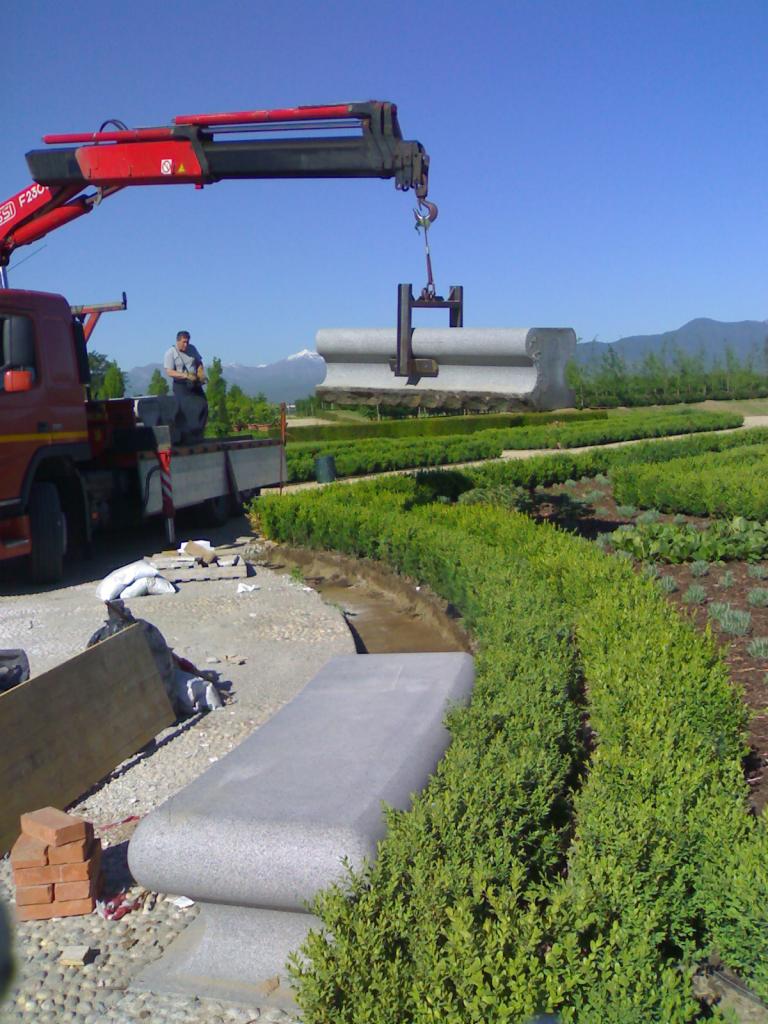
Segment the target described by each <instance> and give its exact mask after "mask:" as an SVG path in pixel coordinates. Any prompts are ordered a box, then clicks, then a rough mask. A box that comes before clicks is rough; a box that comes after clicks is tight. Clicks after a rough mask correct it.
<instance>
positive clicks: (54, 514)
mask: <svg viewBox="0 0 768 1024" xmlns="http://www.w3.org/2000/svg"><path fill="white" fill-rule="evenodd" d="M29 522H30V527H31V533H32V554H31V555H30V556H29V563H30V564H29V574H30V577H31V579H32V581H33V582H34V583H55V582H56V581H57V580H60V579H61V577H62V575H63V574H64V553H65V551H66V548H67V534H66V529H67V524H66V519H65V517H64V512H63V510H62V507H61V498H60V496H59V490H58V488H57V487H56V484H52V483H50V482H48V481H44V482H42V483H38V484H33V486H32V491H31V492H30V495H29Z"/></svg>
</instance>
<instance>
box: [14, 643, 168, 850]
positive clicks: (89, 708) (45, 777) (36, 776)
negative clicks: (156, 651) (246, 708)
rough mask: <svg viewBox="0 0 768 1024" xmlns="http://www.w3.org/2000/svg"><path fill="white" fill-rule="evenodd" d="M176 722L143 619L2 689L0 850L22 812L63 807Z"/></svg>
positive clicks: (15, 829) (17, 822) (17, 828)
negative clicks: (18, 682)
mask: <svg viewBox="0 0 768 1024" xmlns="http://www.w3.org/2000/svg"><path fill="white" fill-rule="evenodd" d="M174 720H175V716H174V713H173V708H172V707H171V703H170V701H169V699H168V695H167V694H166V692H165V687H164V686H163V681H162V678H161V676H160V673H159V671H158V669H157V666H156V665H155V661H154V658H153V657H152V652H151V651H150V649H149V644H148V643H147V640H146V637H145V635H144V631H143V630H142V628H141V626H140V625H138V624H137V625H135V626H130V627H129V628H128V629H125V630H123V631H122V632H120V633H117V634H115V635H114V636H111V637H109V638H108V639H107V640H103V641H102V642H101V643H100V644H96V645H95V646H94V647H90V648H88V650H86V651H83V653H82V654H78V655H77V656H76V657H74V658H71V659H70V660H69V661H67V662H65V663H64V664H63V665H58V666H57V667H56V668H53V669H51V670H50V671H49V672H44V673H43V674H42V675H40V676H36V677H34V678H32V679H29V680H28V681H27V682H26V683H21V684H20V685H19V686H16V687H14V688H13V689H12V690H9V691H8V692H7V693H3V694H0V793H2V800H0V853H3V852H5V851H6V850H8V849H10V847H11V845H12V844H13V842H14V840H15V839H16V837H17V836H18V834H19V816H20V815H21V814H22V813H23V812H24V811H32V810H35V809H36V808H38V807H47V806H51V807H60V808H62V809H63V808H64V807H66V806H67V805H68V804H70V803H72V801H74V800H76V799H77V798H78V797H79V796H82V794H83V793H85V792H86V791H87V790H88V789H90V787H91V786H93V785H94V784H95V783H97V782H98V781H99V780H100V779H103V778H104V776H105V775H108V774H109V773H110V772H111V771H112V769H113V768H115V767H116V766H117V765H119V764H120V762H121V761H124V760H125V759H126V758H127V757H130V756H131V754H135V753H136V751H137V750H140V749H141V748H142V747H143V746H144V745H145V744H146V743H148V742H149V741H150V740H151V739H153V738H154V737H155V736H156V735H157V734H158V733H159V732H161V731H162V730H163V729H164V728H166V726H169V725H171V724H172V723H173V722H174Z"/></svg>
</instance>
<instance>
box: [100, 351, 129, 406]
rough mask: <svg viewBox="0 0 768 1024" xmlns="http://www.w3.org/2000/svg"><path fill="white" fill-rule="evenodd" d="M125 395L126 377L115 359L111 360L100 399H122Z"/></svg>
mask: <svg viewBox="0 0 768 1024" xmlns="http://www.w3.org/2000/svg"><path fill="white" fill-rule="evenodd" d="M124 395H125V375H124V374H123V371H122V370H121V369H120V367H119V366H118V365H117V363H116V362H115V360H114V359H111V360H110V362H109V365H108V366H107V372H106V373H105V374H104V383H103V384H102V386H101V389H100V392H99V395H98V397H99V398H122V397H123V396H124Z"/></svg>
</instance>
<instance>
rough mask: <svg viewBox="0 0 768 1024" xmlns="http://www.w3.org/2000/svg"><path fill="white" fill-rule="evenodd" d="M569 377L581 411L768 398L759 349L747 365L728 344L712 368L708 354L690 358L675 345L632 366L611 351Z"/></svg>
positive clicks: (571, 370) (569, 370)
mask: <svg viewBox="0 0 768 1024" xmlns="http://www.w3.org/2000/svg"><path fill="white" fill-rule="evenodd" d="M565 375H566V380H567V382H568V384H569V386H570V387H572V388H573V390H574V392H575V394H576V406H577V407H578V408H580V409H587V408H596V407H597V408H599V407H613V406H617V405H630V406H631V405H670V404H673V403H676V402H703V401H705V400H706V399H708V398H715V399H732V398H763V397H766V396H768V374H767V373H766V366H765V360H764V358H763V357H762V356H761V355H760V354H759V353H758V351H757V349H756V348H755V349H753V350H752V351H750V352H749V353H748V354H747V356H746V357H745V358H744V360H743V361H742V360H740V359H739V357H738V356H737V354H736V352H735V351H734V350H733V348H732V347H731V346H730V345H727V344H726V345H725V346H724V348H723V355H722V358H717V359H715V360H714V361H712V362H711V363H710V364H709V365H708V364H707V361H706V359H705V356H704V353H703V352H699V353H696V354H695V355H690V354H688V353H686V352H684V351H683V350H682V349H680V348H679V347H678V346H676V345H674V346H671V347H665V348H663V349H662V350H661V351H660V352H659V353H658V354H656V353H652V352H649V353H648V354H647V355H646V356H645V357H644V358H643V359H642V360H641V361H640V362H639V363H637V364H633V365H631V366H628V365H627V363H626V362H625V360H624V359H623V358H622V356H621V354H620V353H619V352H617V351H616V350H615V349H614V348H606V351H605V352H604V354H603V356H602V358H601V359H600V360H599V361H596V362H595V363H594V364H586V365H585V364H583V363H578V362H576V361H575V360H572V361H571V362H570V363H569V364H568V366H567V367H566V371H565Z"/></svg>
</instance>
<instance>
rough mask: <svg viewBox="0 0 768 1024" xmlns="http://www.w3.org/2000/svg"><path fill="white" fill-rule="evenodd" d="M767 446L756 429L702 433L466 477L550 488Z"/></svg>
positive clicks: (540, 459) (764, 433)
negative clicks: (642, 467) (705, 455)
mask: <svg viewBox="0 0 768 1024" xmlns="http://www.w3.org/2000/svg"><path fill="white" fill-rule="evenodd" d="M766 443H768V429H766V428H765V427H758V428H755V429H752V430H740V431H739V432H738V433H732V434H707V433H701V434H697V435H693V436H691V437H683V438H671V439H669V440H666V441H648V442H645V443H640V444H633V445H627V446H625V447H621V448H595V449H594V450H593V451H588V452H578V453H574V454H570V453H566V452H563V453H562V454H557V455H536V456H534V457H533V458H530V459H521V460H519V461H514V460H511V461H509V462H492V463H489V464H488V465H487V466H477V467H474V468H473V469H471V470H467V474H468V476H469V477H470V478H471V479H472V480H473V481H474V482H475V484H476V485H477V486H483V487H488V486H494V485H497V484H509V485H512V486H517V487H528V488H532V487H551V486H552V485H553V484H558V483H565V481H566V480H578V479H580V478H581V477H593V476H597V474H598V473H610V474H611V475H613V473H614V470H615V469H616V467H618V466H630V465H635V464H642V463H653V464H656V463H663V462H670V461H672V460H674V459H680V458H683V457H685V456H690V455H698V454H700V453H703V452H720V451H728V450H730V449H732V448H738V449H742V448H743V447H748V446H751V445H761V444H766Z"/></svg>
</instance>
